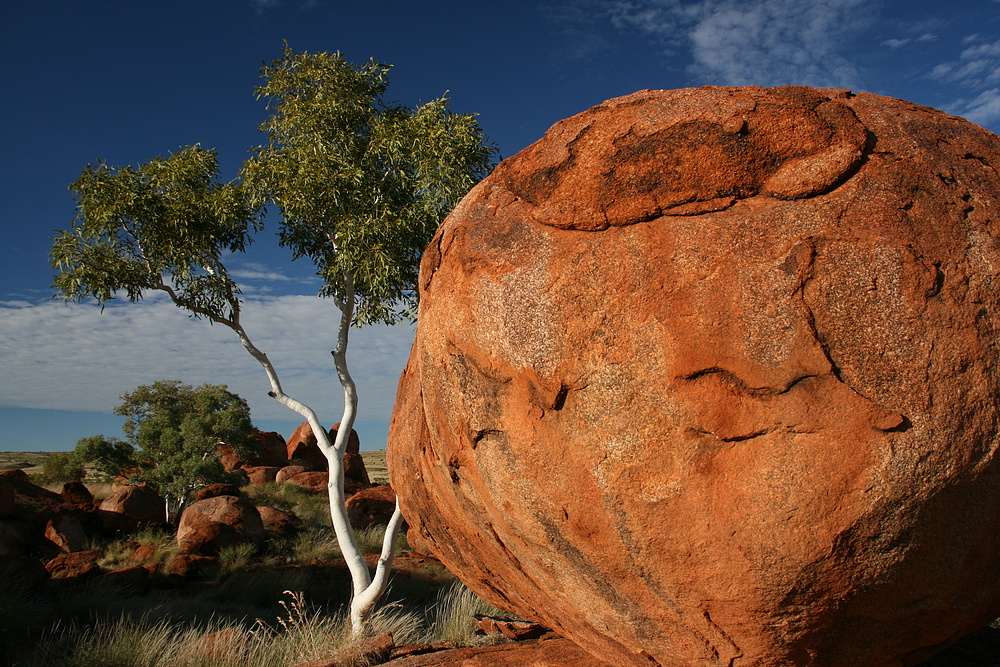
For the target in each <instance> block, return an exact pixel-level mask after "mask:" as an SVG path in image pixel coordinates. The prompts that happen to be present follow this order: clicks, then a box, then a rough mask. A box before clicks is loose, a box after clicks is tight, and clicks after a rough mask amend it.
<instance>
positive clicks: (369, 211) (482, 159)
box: [51, 46, 493, 632]
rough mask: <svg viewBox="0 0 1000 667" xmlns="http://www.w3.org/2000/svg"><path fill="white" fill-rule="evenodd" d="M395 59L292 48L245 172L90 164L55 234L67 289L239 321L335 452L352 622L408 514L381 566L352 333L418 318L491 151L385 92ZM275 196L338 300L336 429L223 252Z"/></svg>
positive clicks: (275, 381)
mask: <svg viewBox="0 0 1000 667" xmlns="http://www.w3.org/2000/svg"><path fill="white" fill-rule="evenodd" d="M388 71H389V67H388V66H385V65H381V64H379V63H377V62H375V61H369V62H368V63H366V64H364V65H361V66H355V65H352V64H351V63H349V62H347V61H346V60H345V59H344V58H343V57H342V56H341V55H340V54H339V53H334V54H327V53H319V54H307V53H294V52H292V51H291V50H290V49H289V48H287V46H286V48H285V49H284V51H283V54H282V56H281V57H280V58H278V59H276V60H275V61H274V62H272V63H271V64H270V65H267V66H265V67H264V68H263V69H262V70H261V77H262V79H263V81H264V83H263V85H261V86H260V87H259V88H258V95H259V97H261V98H263V99H266V100H267V108H268V110H269V111H271V112H272V113H271V115H270V116H269V118H268V119H267V121H266V122H265V123H263V124H262V125H261V130H262V131H264V132H265V133H266V134H267V138H268V143H267V144H266V145H264V146H261V147H258V148H257V149H256V150H255V151H254V155H253V156H252V158H251V159H250V160H248V161H247V163H246V165H245V166H244V169H243V171H242V173H241V179H240V180H239V181H238V182H234V183H225V182H221V181H220V180H219V178H218V176H219V173H218V162H217V159H216V157H215V154H214V153H213V152H211V151H206V150H204V149H202V148H200V147H198V146H195V147H190V148H185V149H183V150H181V151H179V152H178V153H176V154H174V155H171V156H169V157H168V158H156V159H155V160H152V161H150V162H148V163H146V164H144V165H141V166H140V167H138V168H131V167H127V168H122V169H114V168H110V167H108V166H107V165H105V164H98V165H96V166H93V165H91V166H88V167H87V169H86V170H84V172H83V174H82V175H81V177H80V178H79V179H77V181H76V182H74V184H73V185H72V186H71V189H72V190H73V191H74V193H75V194H76V197H77V202H78V212H77V217H76V219H75V221H74V225H73V228H72V229H70V230H67V231H64V232H61V233H60V234H59V235H58V237H57V238H56V239H55V241H54V245H53V249H52V253H51V257H52V261H53V265H54V267H56V269H57V271H58V275H57V278H56V287H57V288H58V289H59V291H60V292H61V293H62V294H63V295H64V296H65V297H66V298H70V299H80V298H84V297H87V296H93V297H94V298H96V299H97V300H98V301H99V302H101V303H104V302H105V301H107V300H108V299H111V298H113V296H114V295H115V294H117V293H123V294H125V295H126V296H127V297H128V298H129V299H130V300H132V301H135V300H138V299H140V298H141V297H142V295H143V293H144V292H148V291H150V290H158V291H162V292H164V293H166V294H167V295H168V296H169V297H170V298H171V299H172V300H173V302H174V303H175V304H176V305H178V306H179V307H181V308H183V309H185V310H187V311H188V312H189V313H191V314H192V315H193V316H195V317H202V318H206V319H208V320H210V321H211V322H214V323H217V324H222V325H223V326H226V327H228V328H230V329H232V330H233V331H234V332H235V333H236V335H237V336H238V337H239V339H240V341H241V342H242V343H243V346H244V347H245V348H246V349H247V351H248V352H249V353H250V354H251V355H253V357H254V358H255V359H257V361H258V362H259V363H260V364H261V366H262V367H263V368H264V371H265V373H266V375H267V378H268V381H269V383H270V387H271V390H270V392H268V393H269V395H270V396H272V397H273V398H274V399H275V400H277V401H279V402H280V403H282V404H283V405H285V406H287V407H289V408H291V409H292V410H294V411H295V412H297V413H298V414H299V415H301V416H302V417H303V418H305V419H306V421H308V422H309V424H310V425H311V426H312V429H313V432H314V434H315V435H316V437H317V440H318V442H319V446H320V448H321V450H322V451H323V453H324V455H325V456H326V457H327V460H328V461H329V464H330V465H329V468H330V482H329V490H330V513H331V517H332V522H333V526H334V529H335V531H336V534H337V539H338V541H339V543H340V546H341V550H342V552H343V553H344V557H345V560H346V561H347V564H348V567H349V568H350V571H351V575H352V584H353V595H352V599H351V622H352V627H353V628H354V630H355V632H360V631H361V630H362V628H363V626H364V621H365V619H366V618H367V616H368V614H369V613H370V611H371V609H372V607H373V606H374V604H375V603H376V602H377V601H378V599H379V597H380V596H381V594H382V592H383V591H384V590H385V586H386V584H387V583H388V575H389V570H390V568H391V565H392V558H393V553H394V551H395V542H396V537H397V535H398V531H399V528H400V526H401V524H402V516H401V514H400V513H399V508H398V505H397V508H396V512H395V513H394V515H393V518H392V520H391V522H390V524H389V526H388V528H387V530H386V538H385V542H384V544H383V548H382V554H381V556H380V558H379V561H378V565H377V566H376V570H375V574H374V576H372V573H371V571H370V570H369V568H368V566H367V564H366V563H365V560H364V558H363V555H362V554H361V551H360V549H359V548H358V546H357V543H356V541H355V538H354V533H353V530H352V529H351V526H350V523H349V521H348V519H347V513H346V509H345V498H344V482H343V464H342V460H343V454H344V451H345V449H346V446H347V436H349V434H350V433H351V429H352V427H353V423H354V420H355V416H356V413H357V404H358V396H357V390H356V387H355V384H354V381H353V379H352V378H351V374H350V371H349V369H348V366H347V357H346V354H347V345H348V338H349V332H350V329H351V327H352V326H362V325H364V324H369V323H376V322H382V323H387V324H391V323H395V322H398V321H400V320H412V319H413V318H414V317H415V313H416V289H415V288H416V277H417V270H418V267H419V260H420V255H421V253H422V251H423V248H424V246H425V245H426V243H427V242H428V241H429V240H430V238H431V236H432V235H433V232H434V230H435V229H436V227H437V225H438V224H439V223H440V222H441V220H442V219H443V218H444V216H445V215H446V214H447V212H448V211H449V210H450V209H451V208H452V207H453V206H454V205H455V204H456V203H457V202H458V201H459V199H460V198H461V197H462V196H463V195H464V194H465V193H466V192H467V191H468V190H469V189H470V188H471V187H472V186H473V185H474V184H475V182H476V181H478V180H479V179H480V178H482V177H483V176H484V175H485V174H486V172H487V171H488V169H489V167H490V163H491V158H492V156H493V150H492V148H491V147H489V146H488V145H487V144H486V143H485V141H484V137H483V134H482V132H481V130H480V128H479V126H478V123H477V122H476V120H475V117H474V116H471V115H462V114H454V113H451V112H450V111H449V110H448V100H447V98H444V97H442V98H440V99H437V100H434V101H432V102H429V103H427V104H424V105H422V106H420V107H417V108H416V109H410V108H407V107H405V106H402V105H398V104H392V103H387V102H385V100H384V99H383V96H384V93H385V91H386V87H387V85H388ZM268 205H274V206H275V207H277V209H278V210H279V211H280V213H281V217H282V221H281V227H280V231H279V235H280V238H281V242H282V244H283V245H285V246H287V247H289V248H291V249H292V251H293V254H294V255H295V256H296V257H303V256H304V257H309V258H310V259H311V260H312V261H313V262H314V264H315V266H316V269H317V273H318V275H319V276H320V277H321V278H322V280H323V285H324V286H323V289H322V291H321V294H322V295H323V296H329V297H332V299H333V301H334V303H335V305H336V306H337V308H338V309H339V310H340V313H341V318H340V326H339V328H338V331H337V338H336V341H335V346H334V350H333V351H332V354H333V358H334V363H335V367H336V371H337V374H338V377H339V378H340V381H341V384H342V386H343V389H344V413H343V417H342V418H341V420H340V421H341V428H340V429H339V430H338V435H337V439H336V440H335V441H334V442H331V441H330V439H329V437H328V434H327V431H326V430H325V429H324V428H323V427H322V425H321V423H320V421H319V418H318V416H317V414H316V412H315V411H314V410H313V409H312V408H310V407H309V406H306V405H304V404H303V403H301V402H300V401H297V400H296V399H294V398H293V397H291V396H290V395H288V394H286V393H285V391H284V389H283V388H282V385H281V382H280V380H279V377H278V374H277V371H276V369H275V368H274V366H273V364H271V362H270V361H269V359H268V358H267V356H266V355H265V354H264V353H263V352H262V351H261V350H259V349H258V348H257V347H255V346H254V344H253V343H252V342H251V340H250V337H249V336H248V334H247V332H246V331H245V330H244V328H243V326H242V324H241V321H240V315H241V307H242V302H241V300H240V290H239V286H238V285H237V284H236V283H235V282H234V281H233V280H232V279H231V278H230V277H229V274H228V271H227V270H226V267H225V265H224V263H223V261H222V258H223V257H225V256H226V253H231V252H243V251H245V249H246V246H247V244H248V243H249V240H250V234H251V232H252V231H253V230H254V229H256V228H259V227H260V220H261V218H262V216H261V212H262V211H263V210H264V208H265V207H266V206H268Z"/></svg>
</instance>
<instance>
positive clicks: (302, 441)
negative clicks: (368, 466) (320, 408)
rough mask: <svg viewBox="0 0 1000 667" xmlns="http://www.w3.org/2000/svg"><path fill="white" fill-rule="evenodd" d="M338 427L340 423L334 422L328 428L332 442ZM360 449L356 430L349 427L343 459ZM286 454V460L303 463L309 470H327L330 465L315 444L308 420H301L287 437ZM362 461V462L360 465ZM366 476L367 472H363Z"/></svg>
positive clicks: (314, 437) (294, 463)
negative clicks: (349, 432) (349, 433)
mask: <svg viewBox="0 0 1000 667" xmlns="http://www.w3.org/2000/svg"><path fill="white" fill-rule="evenodd" d="M339 428H340V424H339V423H337V424H334V425H333V427H332V428H331V429H330V442H331V443H333V442H334V441H335V440H336V438H337V430H338V429H339ZM360 449H361V441H360V440H359V439H358V432H357V431H355V430H354V429H351V436H350V438H348V440H347V449H346V450H345V451H344V455H345V459H346V458H347V457H348V456H349V455H351V454H357V453H358V452H359V451H360ZM286 455H287V459H288V462H289V463H291V464H293V465H296V464H297V465H304V466H305V467H307V468H310V469H311V470H329V468H330V466H329V463H328V462H327V460H326V456H324V455H323V452H322V451H320V448H319V445H318V444H317V440H316V435H315V434H314V433H313V430H312V426H310V425H309V422H303V423H302V424H301V425H300V426H299V427H298V428H297V429H295V432H294V433H292V437H290V438H289V439H288V443H287V445H286ZM351 463H352V465H354V466H355V467H356V463H355V462H353V461H352V462H351ZM363 465H364V463H362V466H363ZM365 475H366V476H367V473H365Z"/></svg>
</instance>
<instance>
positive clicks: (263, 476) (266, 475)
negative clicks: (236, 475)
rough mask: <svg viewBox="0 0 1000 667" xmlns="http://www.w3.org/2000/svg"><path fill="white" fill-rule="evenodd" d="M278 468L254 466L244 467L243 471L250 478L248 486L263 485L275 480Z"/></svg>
mask: <svg viewBox="0 0 1000 667" xmlns="http://www.w3.org/2000/svg"><path fill="white" fill-rule="evenodd" d="M278 470H279V468H275V467H273V466H257V467H256V468H244V469H243V471H244V472H245V473H246V474H247V477H249V478H250V486H264V485H265V484H267V483H268V482H273V481H275V478H276V477H277V476H278Z"/></svg>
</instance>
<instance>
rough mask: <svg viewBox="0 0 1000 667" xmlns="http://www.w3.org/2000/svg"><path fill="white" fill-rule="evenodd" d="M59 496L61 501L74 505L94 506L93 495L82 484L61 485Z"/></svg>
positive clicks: (67, 483) (68, 483)
mask: <svg viewBox="0 0 1000 667" xmlns="http://www.w3.org/2000/svg"><path fill="white" fill-rule="evenodd" d="M60 495H61V496H62V497H63V500H65V501H66V502H68V503H72V504H74V505H93V504H94V494H92V493H91V492H90V489H88V488H87V486H86V485H85V484H84V483H83V482H66V483H65V484H63V488H62V493H61V494H60Z"/></svg>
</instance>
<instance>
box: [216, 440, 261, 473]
mask: <svg viewBox="0 0 1000 667" xmlns="http://www.w3.org/2000/svg"><path fill="white" fill-rule="evenodd" d="M215 451H216V453H218V455H219V463H221V464H222V469H223V470H225V471H226V472H232V471H233V470H239V469H240V468H242V467H244V466H245V465H249V464H248V463H247V462H246V461H244V460H243V458H242V457H240V456H239V455H238V454H237V453H236V451H235V450H234V449H233V448H232V447H231V446H229V445H219V446H218V447H216V448H215ZM251 467H252V466H251Z"/></svg>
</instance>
